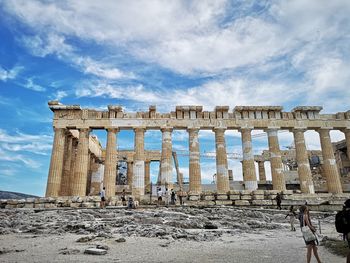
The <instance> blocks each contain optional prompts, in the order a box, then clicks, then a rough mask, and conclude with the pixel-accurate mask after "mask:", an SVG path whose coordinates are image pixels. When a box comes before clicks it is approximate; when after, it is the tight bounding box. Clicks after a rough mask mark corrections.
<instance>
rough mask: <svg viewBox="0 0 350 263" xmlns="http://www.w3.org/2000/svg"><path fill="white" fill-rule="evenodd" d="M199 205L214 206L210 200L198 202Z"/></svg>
mask: <svg viewBox="0 0 350 263" xmlns="http://www.w3.org/2000/svg"><path fill="white" fill-rule="evenodd" d="M199 204H200V205H203V206H212V205H215V202H214V201H210V200H205V201H200V202H199Z"/></svg>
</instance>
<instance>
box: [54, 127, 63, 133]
mask: <svg viewBox="0 0 350 263" xmlns="http://www.w3.org/2000/svg"><path fill="white" fill-rule="evenodd" d="M62 130H64V131H65V130H66V128H59V127H53V131H54V132H57V131H62Z"/></svg>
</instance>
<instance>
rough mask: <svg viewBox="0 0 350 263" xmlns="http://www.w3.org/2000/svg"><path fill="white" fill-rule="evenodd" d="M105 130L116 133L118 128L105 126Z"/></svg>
mask: <svg viewBox="0 0 350 263" xmlns="http://www.w3.org/2000/svg"><path fill="white" fill-rule="evenodd" d="M106 131H107V132H113V133H117V132H119V128H112V127H108V128H106Z"/></svg>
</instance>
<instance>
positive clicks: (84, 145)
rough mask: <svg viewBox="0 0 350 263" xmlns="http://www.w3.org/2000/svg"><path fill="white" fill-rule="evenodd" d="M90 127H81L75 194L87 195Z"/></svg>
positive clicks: (73, 188)
mask: <svg viewBox="0 0 350 263" xmlns="http://www.w3.org/2000/svg"><path fill="white" fill-rule="evenodd" d="M89 133H90V129H86V128H84V129H79V143H78V150H77V156H76V162H75V169H74V178H73V183H72V195H73V196H86V180H87V172H88V158H89Z"/></svg>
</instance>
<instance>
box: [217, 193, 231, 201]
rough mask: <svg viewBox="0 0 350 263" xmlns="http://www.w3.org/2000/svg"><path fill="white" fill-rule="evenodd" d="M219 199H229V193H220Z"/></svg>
mask: <svg viewBox="0 0 350 263" xmlns="http://www.w3.org/2000/svg"><path fill="white" fill-rule="evenodd" d="M216 199H217V200H228V196H227V194H218V195H217V197H216Z"/></svg>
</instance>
